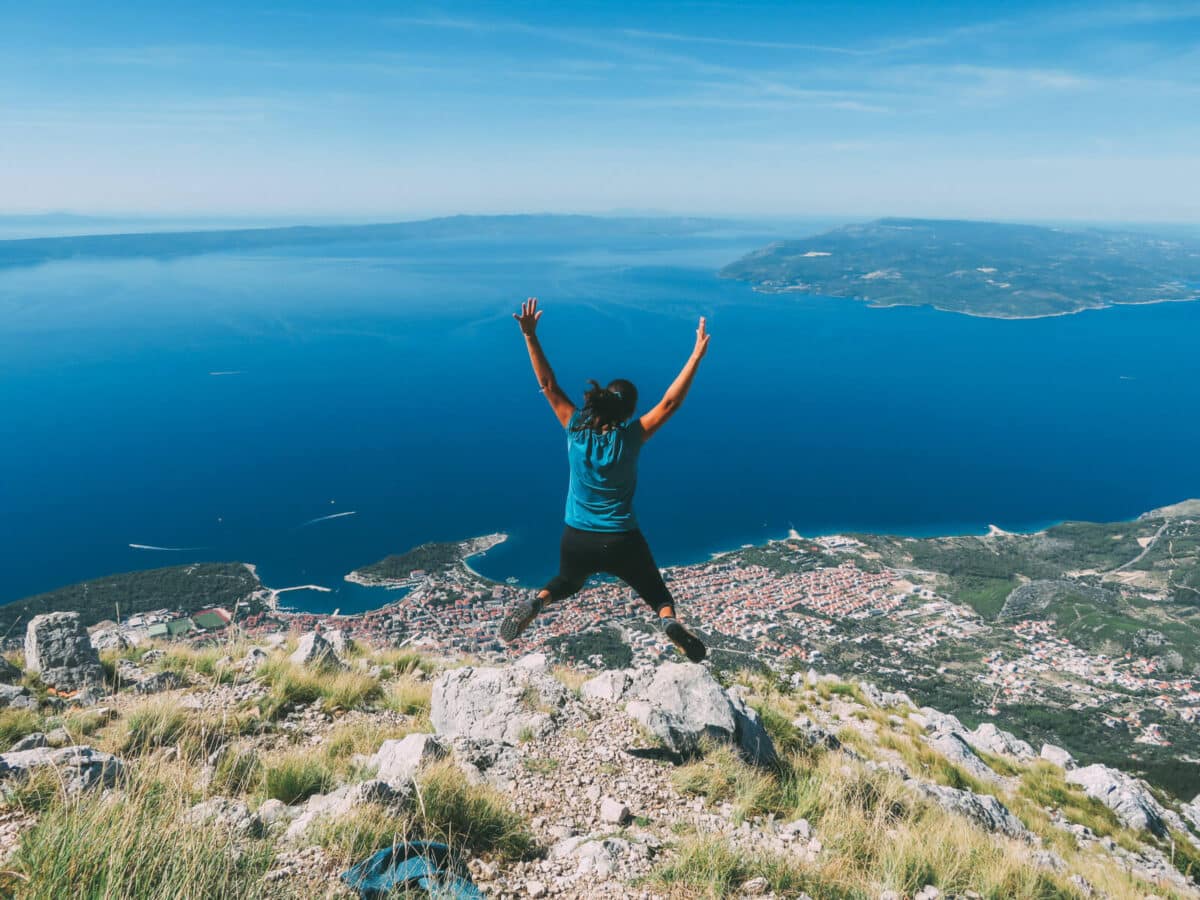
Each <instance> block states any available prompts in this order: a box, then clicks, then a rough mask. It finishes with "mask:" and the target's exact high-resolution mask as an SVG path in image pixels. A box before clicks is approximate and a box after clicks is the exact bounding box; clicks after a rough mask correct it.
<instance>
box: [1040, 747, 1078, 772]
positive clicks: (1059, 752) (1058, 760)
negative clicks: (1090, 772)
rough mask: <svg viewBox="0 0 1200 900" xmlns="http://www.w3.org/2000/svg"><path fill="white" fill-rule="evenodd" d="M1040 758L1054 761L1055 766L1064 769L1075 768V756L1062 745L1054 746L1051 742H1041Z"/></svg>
mask: <svg viewBox="0 0 1200 900" xmlns="http://www.w3.org/2000/svg"><path fill="white" fill-rule="evenodd" d="M1040 755H1041V757H1042V759H1044V760H1046V761H1048V762H1052V763H1054V764H1055V765H1056V766H1061V767H1062V768H1064V769H1073V768H1075V757H1073V756H1072V755H1071V754H1070V753H1069V752H1068V751H1066V750H1064V749H1063V748H1062V747H1056V746H1054V745H1053V744H1042V752H1041V754H1040Z"/></svg>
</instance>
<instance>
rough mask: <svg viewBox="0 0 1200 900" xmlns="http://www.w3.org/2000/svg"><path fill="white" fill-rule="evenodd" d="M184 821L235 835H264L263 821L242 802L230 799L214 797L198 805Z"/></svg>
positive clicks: (188, 813) (189, 811) (188, 812)
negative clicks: (216, 828) (213, 827)
mask: <svg viewBox="0 0 1200 900" xmlns="http://www.w3.org/2000/svg"><path fill="white" fill-rule="evenodd" d="M184 821H185V822H188V823H190V824H192V825H209V826H216V827H218V828H222V829H225V830H227V831H231V832H233V833H235V834H248V835H252V836H253V835H258V834H261V833H262V820H260V819H259V817H258V816H256V815H255V814H254V813H252V812H250V807H248V806H247V805H246V804H245V803H243V802H242V801H241V800H234V799H231V798H229V797H213V798H212V799H210V800H205V801H204V802H202V803H197V804H196V805H195V806H193V807H192V808H191V809H189V810H188V811H187V812H186V813H184Z"/></svg>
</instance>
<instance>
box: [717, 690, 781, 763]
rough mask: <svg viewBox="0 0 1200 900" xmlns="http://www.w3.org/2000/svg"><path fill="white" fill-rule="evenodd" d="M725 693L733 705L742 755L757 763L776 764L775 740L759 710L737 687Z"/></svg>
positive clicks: (777, 759)
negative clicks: (760, 716) (764, 724)
mask: <svg viewBox="0 0 1200 900" xmlns="http://www.w3.org/2000/svg"><path fill="white" fill-rule="evenodd" d="M725 695H726V696H727V697H728V698H729V705H730V706H731V707H733V719H734V725H735V730H736V733H737V740H738V746H739V747H741V749H742V756H744V757H745V758H746V759H747V760H749V761H750V762H751V763H753V764H755V765H760V766H772V765H774V764H775V763H776V762H778V761H779V758H778V757H777V756H776V754H775V742H774V741H772V740H771V736H770V735H769V734H767V729H766V728H764V727H763V724H762V722H761V721H760V720H759V717H758V711H757V710H755V709H754V708H753V707H751V706H750V704H749V703H747V702H746V700H745V698H744V697H742V695H741V692H740V690H739V689H738V688H736V687H735V688H730V689H729V690H728V691H726V692H725Z"/></svg>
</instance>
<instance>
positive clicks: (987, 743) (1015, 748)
mask: <svg viewBox="0 0 1200 900" xmlns="http://www.w3.org/2000/svg"><path fill="white" fill-rule="evenodd" d="M964 737H966V739H967V743H968V744H970V745H971V746H972V747H974V748H975V749H976V750H982V751H984V752H985V753H995V754H996V755H997V756H1011V757H1012V758H1014V759H1019V760H1022V761H1024V760H1029V759H1033V757H1034V752H1033V748H1032V747H1031V746H1029V744H1027V743H1026V742H1025V741H1023V740H1021V739H1020V738H1018V737H1017V736H1016V735H1014V734H1012V733H1010V732H1008V731H1001V730H1000V729H999V728H997V727H996V726H995V725H993V724H992V723H991V722H984V723H982V724H981V725H980V726H979V727H978V728H976V729H975V730H974V731H968V732H967V733H966V735H964Z"/></svg>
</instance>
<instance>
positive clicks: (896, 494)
mask: <svg viewBox="0 0 1200 900" xmlns="http://www.w3.org/2000/svg"><path fill="white" fill-rule="evenodd" d="M767 239H768V238H767V237H764V236H763V235H757V234H751V233H738V232H730V233H728V234H725V235H716V236H714V235H709V236H706V237H704V238H702V239H701V238H688V237H665V238H663V239H662V240H661V241H660V242H658V243H656V244H652V245H646V244H645V243H644V242H643V243H640V244H636V245H635V244H633V243H632V242H627V243H626V244H622V243H620V242H615V243H614V244H613V245H611V246H572V245H570V243H568V242H564V241H557V240H546V241H541V242H536V243H534V242H525V243H519V242H517V243H514V242H511V241H510V242H506V243H503V244H499V243H488V242H484V241H442V242H433V241H430V242H423V243H422V242H408V243H406V244H403V245H400V244H395V245H380V244H370V245H365V244H364V245H362V246H350V245H345V244H339V245H331V246H329V247H327V248H326V247H322V248H311V247H310V248H304V249H303V250H280V251H277V252H270V253H263V252H258V253H228V254H216V255H207V256H195V257H185V258H179V259H173V260H162V259H121V260H98V259H77V260H72V261H67V262H56V263H51V264H45V265H39V266H31V267H24V268H8V269H2V270H0V409H2V410H3V416H2V417H0V472H3V477H2V478H0V513H2V516H3V518H2V520H0V521H3V523H4V524H3V537H2V539H0V572H2V573H3V577H2V578H0V601H5V602H6V601H9V600H14V599H17V598H19V597H22V596H25V595H28V594H31V593H35V592H40V591H44V590H48V589H51V588H54V587H57V586H60V585H64V584H69V583H72V582H75V581H79V580H82V579H86V578H91V577H95V576H99V575H105V574H109V573H113V572H120V571H127V570H131V569H139V568H151V567H157V566H165V565H174V564H179V563H185V562H190V561H193V560H244V561H249V562H253V563H256V564H257V565H258V567H259V573H260V575H261V576H262V577H263V579H264V580H265V581H266V582H267V583H268V584H269V585H271V586H273V587H286V586H289V585H300V584H319V585H324V586H328V587H330V588H332V589H333V592H331V593H317V592H311V591H310V592H297V593H292V594H288V595H286V597H287V602H289V603H292V604H295V605H296V606H299V607H302V608H306V609H312V610H315V611H328V610H332V609H335V608H339V609H341V610H342V611H343V612H352V611H356V610H361V609H364V608H369V607H372V606H377V605H380V604H381V603H382V602H385V601H386V600H387V599H388V598H387V595H386V594H384V593H382V592H381V591H380V590H378V589H366V588H358V587H355V586H353V585H349V584H346V583H345V582H344V581H343V580H342V579H343V576H344V575H345V574H346V573H347V572H349V571H351V570H352V569H354V568H356V567H358V566H361V565H364V564H366V563H370V562H373V561H375V560H377V559H379V558H380V557H382V556H384V555H386V554H388V553H395V552H399V551H403V550H405V549H408V548H410V547H412V546H414V545H416V544H419V543H422V542H424V541H431V540H451V539H460V538H465V537H469V536H473V535H478V534H482V533H487V532H494V531H503V532H507V533H508V534H509V535H510V536H511V537H510V540H509V541H508V542H507V543H505V544H503V545H501V546H500V547H497V548H495V549H494V550H493V551H491V552H490V553H489V554H488V555H487V556H486V557H483V558H481V559H478V560H476V561H475V565H476V567H477V568H478V569H479V570H480V571H482V572H484V573H485V574H487V575H489V576H492V577H495V578H497V579H504V578H508V577H514V578H517V579H519V580H520V581H521V582H522V583H524V584H528V585H537V584H539V583H540V582H542V581H543V580H544V579H545V578H547V577H548V576H549V575H550V574H551V573H552V572H553V571H554V569H555V567H556V563H557V542H558V534H559V532H560V530H561V516H562V507H563V493H564V489H565V482H566V474H567V473H566V461H565V454H564V443H563V436H562V433H561V431H560V429H559V427H558V424H557V422H556V421H555V419H554V417H553V415H552V414H551V412H550V410H549V408H548V406H547V405H546V403H545V401H544V400H543V398H542V397H541V395H540V394H539V393H538V391H537V387H536V384H535V381H534V378H533V376H532V374H531V372H530V371H529V365H528V361H527V358H526V356H525V350H524V346H523V343H522V341H521V338H520V335H519V333H518V329H517V326H516V324H515V323H514V322H513V321H512V319H511V313H512V312H513V311H514V310H515V309H516V308H517V306H518V304H519V303H520V301H521V300H522V299H523V298H524V297H526V296H531V295H536V296H538V297H540V298H541V300H542V303H543V306H544V309H545V316H544V318H543V320H542V326H541V334H542V339H543V342H544V345H545V347H546V349H547V352H548V354H549V357H550V360H551V362H552V364H553V365H554V367H555V369H556V371H557V373H558V376H559V380H560V382H561V383H562V384H563V385H564V386H565V387H566V388H567V389H568V390H569V391H571V392H573V393H575V394H576V395H579V394H581V393H582V391H583V389H584V387H585V384H586V380H587V379H589V378H595V379H597V380H600V381H606V380H608V379H611V378H615V377H625V378H630V379H632V380H633V381H634V382H636V383H637V384H638V386H639V388H640V389H641V393H642V397H643V406H647V405H649V404H650V403H652V402H653V401H655V400H656V399H657V395H658V394H659V393H660V392H661V391H662V390H663V389H664V388H665V387H666V386H667V385H668V384H669V383H670V381H671V379H672V378H673V377H674V375H675V373H676V371H677V370H678V368H679V366H680V365H681V364H682V363H683V362H684V360H685V359H686V357H687V355H688V352H689V350H690V348H691V344H692V339H693V329H694V327H695V320H696V317H697V316H699V315H701V314H703V315H706V316H708V319H709V328H710V331H711V332H712V335H713V337H712V344H711V349H710V352H709V356H708V359H706V360H705V363H704V365H703V367H702V369H701V372H700V375H699V377H698V378H697V381H696V384H695V387H694V388H693V391H692V394H691V396H690V397H689V398H688V401H687V403H686V405H685V406H684V408H683V410H682V411H681V412H680V413H679V414H678V416H677V417H676V418H675V419H674V420H672V421H671V422H670V424H669V425H668V426H667V427H666V428H665V429H664V430H663V431H662V432H661V433H660V434H659V435H657V436H656V437H655V438H654V440H653V441H652V442H651V443H650V444H649V445H648V446H647V448H646V451H645V452H644V454H643V457H642V470H641V482H640V487H639V492H638V513H639V516H640V519H641V523H642V527H643V530H644V531H645V532H646V534H647V536H648V538H649V540H650V543H651V545H652V547H653V548H654V550H655V552H656V555H657V557H658V559H659V562H660V564H662V565H669V564H677V563H687V562H692V561H697V560H700V559H703V558H705V557H706V556H707V555H708V554H709V553H711V552H713V551H717V550H723V549H728V548H731V547H736V546H739V545H741V544H744V543H749V542H760V541H763V540H766V539H768V538H776V537H780V536H782V535H784V534H785V533H786V532H787V530H788V529H789V528H795V529H797V530H798V531H800V532H801V533H804V534H818V533H828V532H834V531H840V530H845V529H855V530H874V531H887V532H897V533H906V534H918V535H929V534H947V533H981V532H983V531H984V530H985V529H986V527H987V525H988V524H991V523H994V524H997V525H999V526H1001V527H1004V528H1009V529H1034V528H1038V527H1042V526H1044V525H1046V524H1048V523H1051V522H1054V521H1058V520H1063V519H1091V520H1115V519H1124V518H1129V517H1132V516H1135V515H1137V514H1138V513H1140V512H1142V511H1144V510H1147V509H1149V508H1152V507H1155V506H1159V505H1163V504H1166V503H1171V502H1174V501H1177V500H1181V499H1183V498H1185V497H1195V496H1200V466H1198V465H1197V450H1198V448H1200V416H1198V415H1197V410H1200V352H1197V349H1196V348H1197V347H1198V346H1200V304H1161V305H1156V306H1144V307H1120V308H1114V309H1109V310H1102V311H1095V312H1087V313H1084V314H1081V315H1075V316H1068V317H1063V318H1052V319H1039V320H1028V321H998V320H990V319H981V318H970V317H967V316H962V315H955V314H950V313H943V312H937V311H934V310H930V309H871V308H868V307H867V306H865V305H862V304H860V303H856V302H852V301H847V300H839V299H828V298H816V297H805V296H797V295H791V296H789V295H777V296H770V295H762V294H758V293H755V292H753V291H751V290H750V288H749V287H748V286H747V285H744V284H739V283H734V282H728V281H722V280H720V279H718V278H717V277H716V274H715V273H716V270H717V269H718V268H719V267H720V266H721V265H723V264H724V263H726V262H729V261H731V260H733V259H735V258H737V257H738V256H740V255H741V254H742V253H744V252H746V251H748V250H750V249H754V248H756V247H758V246H761V245H762V244H763V243H765V241H766V240H767ZM214 373H221V374H214ZM338 513H343V514H348V513H353V515H340V516H337V517H336V518H325V517H329V516H334V515H335V514H338ZM317 520H320V521H317ZM131 544H138V545H143V546H145V547H155V548H165V549H134V548H131V546H130V545H131Z"/></svg>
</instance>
